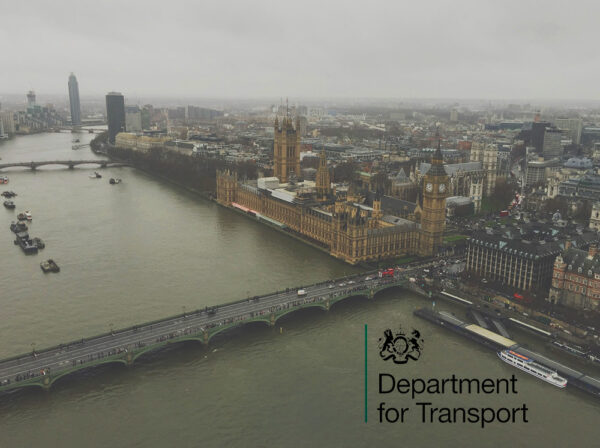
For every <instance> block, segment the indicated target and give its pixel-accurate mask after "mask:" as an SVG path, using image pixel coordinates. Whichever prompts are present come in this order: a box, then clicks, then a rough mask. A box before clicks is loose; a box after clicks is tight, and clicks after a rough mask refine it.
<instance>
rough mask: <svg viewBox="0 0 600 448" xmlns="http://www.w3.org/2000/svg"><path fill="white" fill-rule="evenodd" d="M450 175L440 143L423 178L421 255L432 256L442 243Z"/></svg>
mask: <svg viewBox="0 0 600 448" xmlns="http://www.w3.org/2000/svg"><path fill="white" fill-rule="evenodd" d="M447 195H448V175H447V174H446V170H444V159H443V157H442V151H441V150H440V144H439V142H438V148H437V150H436V151H435V153H434V154H433V156H432V157H431V168H429V171H427V173H426V174H425V177H424V178H423V207H422V212H421V236H420V241H419V255H421V256H423V257H430V256H432V255H434V254H435V253H436V252H437V250H438V248H439V247H440V246H441V245H442V241H443V238H444V229H445V228H446V196H447Z"/></svg>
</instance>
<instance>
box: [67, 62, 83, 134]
mask: <svg viewBox="0 0 600 448" xmlns="http://www.w3.org/2000/svg"><path fill="white" fill-rule="evenodd" d="M69 104H70V106H71V124H72V125H73V126H79V125H81V104H80V102H79V84H78V83H77V78H76V77H75V75H74V74H73V73H71V75H70V76H69Z"/></svg>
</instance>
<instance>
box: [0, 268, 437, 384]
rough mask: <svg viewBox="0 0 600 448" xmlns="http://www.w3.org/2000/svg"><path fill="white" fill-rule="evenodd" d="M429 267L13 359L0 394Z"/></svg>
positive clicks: (291, 292) (3, 370)
mask: <svg viewBox="0 0 600 448" xmlns="http://www.w3.org/2000/svg"><path fill="white" fill-rule="evenodd" d="M425 266H429V265H420V266H413V267H411V268H409V269H399V268H396V269H394V268H391V269H387V270H383V271H373V272H368V273H363V274H360V275H356V276H352V277H346V278H343V279H338V280H334V281H327V282H323V283H318V284H315V285H311V286H306V287H302V288H298V289H296V288H294V289H289V288H288V289H287V290H285V291H279V292H275V293H272V294H268V295H265V296H261V297H259V296H255V297H252V298H247V299H243V300H239V301H236V302H232V303H228V304H223V305H219V306H214V307H206V308H204V309H199V310H195V311H192V312H188V313H183V314H180V315H177V316H173V317H169V318H166V319H162V320H158V321H154V322H148V323H144V324H140V325H135V326H133V327H130V328H126V329H122V330H115V331H112V329H111V331H110V332H108V333H106V334H102V335H99V336H95V337H91V338H84V339H81V340H78V341H73V342H70V343H67V344H60V345H58V346H55V347H51V348H48V349H44V350H40V351H36V350H33V351H32V352H31V353H27V354H23V355H19V356H15V357H12V358H8V359H4V360H1V361H0V391H1V390H8V389H13V388H18V387H24V386H41V387H44V388H48V387H50V386H51V385H52V383H53V382H54V381H56V380H57V379H58V378H60V377H63V376H65V375H67V374H70V373H72V372H74V371H77V370H80V369H84V368H88V367H91V366H95V365H100V364H106V363H112V362H117V363H123V364H131V363H133V362H134V361H135V359H136V358H137V357H139V356H140V355H142V354H143V353H146V352H148V351H151V350H155V349H157V348H160V347H161V346H164V345H166V344H168V343H173V342H180V341H184V340H197V341H200V342H203V343H205V344H208V342H209V341H210V339H211V338H212V337H213V336H215V335H216V334H217V333H220V332H221V331H223V330H226V329H228V328H231V327H234V326H237V325H240V324H243V323H248V322H264V323H266V324H268V325H275V322H276V321H277V319H279V318H280V317H282V316H284V315H286V314H288V313H290V312H293V311H296V310H298V309H301V308H307V307H319V308H321V309H324V310H328V309H329V308H330V307H331V305H333V304H334V303H336V302H338V301H340V300H343V299H345V298H348V297H352V296H361V295H362V296H366V297H368V298H372V297H373V296H374V295H375V294H376V293H377V292H379V291H382V290H384V289H388V288H391V287H396V286H404V285H405V284H406V283H408V282H409V279H410V277H411V275H414V274H415V273H416V272H418V271H419V270H420V269H422V268H423V267H425Z"/></svg>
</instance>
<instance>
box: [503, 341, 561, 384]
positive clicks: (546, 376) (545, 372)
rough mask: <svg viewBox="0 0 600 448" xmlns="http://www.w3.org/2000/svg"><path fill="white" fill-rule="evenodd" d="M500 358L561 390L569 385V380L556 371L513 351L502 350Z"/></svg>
mask: <svg viewBox="0 0 600 448" xmlns="http://www.w3.org/2000/svg"><path fill="white" fill-rule="evenodd" d="M498 356H499V357H500V359H501V360H502V361H504V362H505V363H507V364H510V365H511V366H514V367H516V368H517V369H521V370H522V371H524V372H527V373H529V374H530V375H533V376H535V377H537V378H539V379H541V380H544V381H546V382H547V383H550V384H552V385H553V386H556V387H560V388H561V389H562V388H564V387H565V386H566V385H567V380H566V379H564V378H563V377H561V376H559V375H558V373H556V372H555V371H554V370H552V369H549V368H548V367H546V366H543V365H541V364H539V363H537V362H535V361H534V360H533V359H531V358H529V357H527V356H525V355H522V354H520V353H517V352H515V351H513V350H502V351H500V352H498Z"/></svg>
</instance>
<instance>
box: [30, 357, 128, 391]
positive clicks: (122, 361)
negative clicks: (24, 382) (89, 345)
mask: <svg viewBox="0 0 600 448" xmlns="http://www.w3.org/2000/svg"><path fill="white" fill-rule="evenodd" d="M107 364H124V365H127V361H126V360H125V359H121V358H109V359H102V360H99V361H97V362H94V363H88V364H81V365H77V366H75V367H73V368H72V369H70V370H67V371H65V372H61V373H59V374H58V375H56V376H53V375H52V374H50V376H49V381H48V383H47V384H45V382H44V378H45V377H41V378H40V381H41V382H40V384H39V385H40V386H41V387H43V388H50V387H52V386H53V385H54V383H56V382H57V381H58V380H60V379H61V378H65V377H67V376H69V375H72V374H74V373H77V372H81V371H82V370H86V369H92V368H94V367H98V366H100V365H107Z"/></svg>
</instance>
